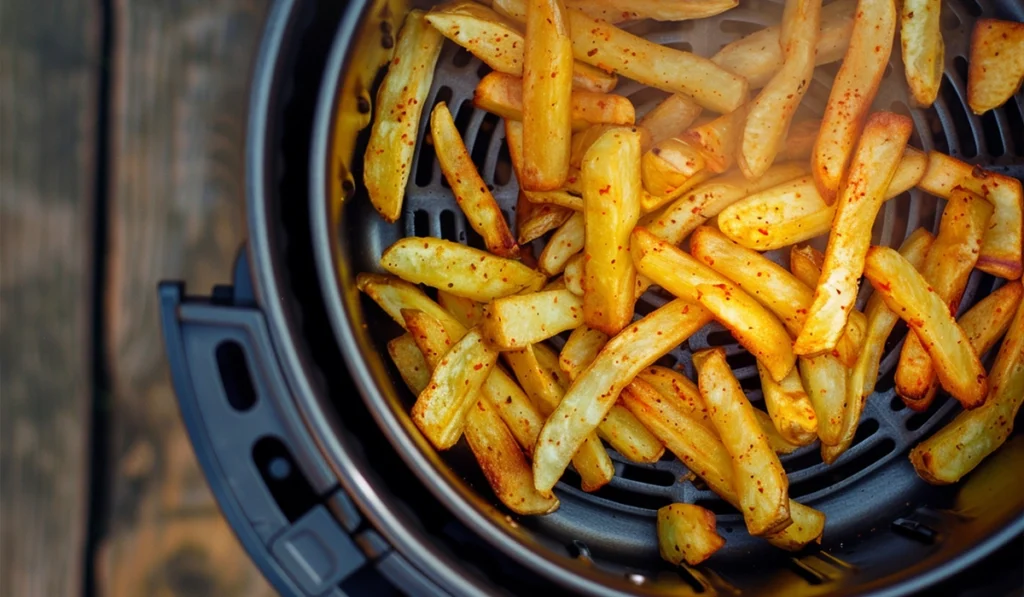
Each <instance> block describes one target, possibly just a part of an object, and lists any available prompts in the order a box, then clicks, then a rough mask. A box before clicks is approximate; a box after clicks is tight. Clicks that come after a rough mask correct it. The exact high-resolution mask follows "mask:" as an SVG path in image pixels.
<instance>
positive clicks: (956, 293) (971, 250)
mask: <svg viewBox="0 0 1024 597" xmlns="http://www.w3.org/2000/svg"><path fill="white" fill-rule="evenodd" d="M991 215H992V206H991V205H990V204H989V203H988V202H987V201H985V200H984V199H982V198H981V197H978V196H977V195H975V194H973V193H970V192H969V191H965V190H963V189H959V190H954V191H953V196H952V197H951V198H950V199H949V202H947V203H946V208H945V209H944V210H943V212H942V220H941V221H940V222H939V234H938V235H937V236H936V237H935V242H934V243H933V244H932V248H931V250H930V251H929V252H928V257H926V258H925V260H924V265H923V266H922V267H921V268H920V272H921V276H922V277H923V278H924V279H925V281H926V282H927V283H928V284H929V285H930V286H931V288H932V290H933V291H935V294H937V295H938V296H939V298H941V299H942V300H943V301H945V303H946V305H947V307H948V308H949V312H950V313H952V314H954V315H955V314H956V313H957V311H958V309H959V307H960V298H961V297H962V296H963V292H964V289H965V288H967V279H968V278H969V277H970V275H971V272H972V271H974V265H975V263H977V261H978V253H979V251H980V250H981V241H982V235H983V234H984V233H985V230H986V229H987V228H988V221H989V218H990V217H991ZM934 379H935V371H934V369H933V367H932V360H931V358H930V357H929V356H928V352H927V351H925V349H924V347H923V346H921V342H920V340H918V338H917V336H915V335H914V334H909V335H908V336H907V339H906V340H904V342H903V349H902V351H901V352H900V361H899V364H898V365H897V366H896V377H895V380H896V393H897V394H899V395H900V397H901V398H903V401H904V402H905V403H906V404H907V406H909V407H911V408H913V409H914V410H918V411H923V410H927V408H928V407H929V406H930V405H931V399H930V396H934V394H930V393H929V391H928V389H929V387H931V385H932V382H933V381H934Z"/></svg>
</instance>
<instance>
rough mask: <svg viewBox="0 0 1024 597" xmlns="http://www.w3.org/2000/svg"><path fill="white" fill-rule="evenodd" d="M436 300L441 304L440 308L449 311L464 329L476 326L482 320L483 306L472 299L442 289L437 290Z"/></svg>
mask: <svg viewBox="0 0 1024 597" xmlns="http://www.w3.org/2000/svg"><path fill="white" fill-rule="evenodd" d="M437 302H438V304H439V305H441V308H442V309H444V310H445V311H447V312H448V313H450V314H451V315H452V317H454V318H455V319H457V320H458V321H459V323H461V324H462V325H463V326H465V327H466V329H469V328H471V327H475V326H478V325H480V324H481V323H483V321H484V306H483V305H482V304H480V303H478V302H476V301H474V300H473V299H468V298H463V297H461V296H455V295H454V294H449V293H447V292H445V291H443V290H438V291H437Z"/></svg>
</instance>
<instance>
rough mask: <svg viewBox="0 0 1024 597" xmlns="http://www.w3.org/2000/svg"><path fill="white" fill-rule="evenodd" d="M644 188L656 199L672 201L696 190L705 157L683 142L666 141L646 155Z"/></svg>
mask: <svg viewBox="0 0 1024 597" xmlns="http://www.w3.org/2000/svg"><path fill="white" fill-rule="evenodd" d="M640 167H641V173H642V175H643V181H644V188H645V189H647V192H648V193H650V194H652V195H655V196H657V197H672V196H675V195H678V194H679V193H682V192H685V190H686V189H688V188H691V187H692V186H693V182H691V181H692V180H693V179H694V176H695V175H696V174H697V173H698V172H700V171H702V170H704V155H703V154H702V153H701V152H700V151H698V150H697V149H696V148H695V147H693V146H691V145H690V144H689V143H687V142H685V141H682V140H680V139H666V140H664V141H662V142H660V143H658V144H657V145H655V146H654V147H652V148H651V149H650V151H648V152H646V153H644V154H643V159H642V160H641V162H640Z"/></svg>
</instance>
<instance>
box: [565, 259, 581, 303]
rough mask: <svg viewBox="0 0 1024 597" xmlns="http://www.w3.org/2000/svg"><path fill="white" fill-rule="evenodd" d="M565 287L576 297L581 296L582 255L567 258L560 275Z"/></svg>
mask: <svg viewBox="0 0 1024 597" xmlns="http://www.w3.org/2000/svg"><path fill="white" fill-rule="evenodd" d="M562 279H563V280H565V287H566V288H567V289H568V290H569V292H571V293H573V294H575V295H576V296H583V254H582V253H577V254H576V255H573V256H572V257H570V258H569V261H568V262H567V263H566V264H565V271H564V273H563V275H562Z"/></svg>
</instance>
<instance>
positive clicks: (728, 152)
mask: <svg viewBox="0 0 1024 597" xmlns="http://www.w3.org/2000/svg"><path fill="white" fill-rule="evenodd" d="M746 116H747V107H746V106H744V107H742V108H737V109H736V110H734V111H732V112H730V113H728V114H723V115H721V116H719V117H718V118H715V119H714V120H711V121H709V122H706V123H704V124H701V125H698V126H694V127H692V128H690V129H689V130H688V131H686V132H685V133H683V134H682V135H681V136H680V137H679V138H680V139H681V140H683V141H685V142H687V143H689V144H690V145H691V146H693V147H694V148H695V149H697V150H698V151H699V152H700V153H701V155H702V156H704V164H705V166H706V167H707V169H708V170H711V171H712V172H714V173H716V174H721V173H723V172H725V171H726V170H728V169H729V168H731V167H732V164H733V161H734V159H735V156H736V152H737V150H738V148H739V144H740V138H741V136H742V134H743V124H744V122H746Z"/></svg>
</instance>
